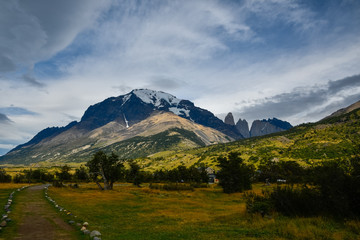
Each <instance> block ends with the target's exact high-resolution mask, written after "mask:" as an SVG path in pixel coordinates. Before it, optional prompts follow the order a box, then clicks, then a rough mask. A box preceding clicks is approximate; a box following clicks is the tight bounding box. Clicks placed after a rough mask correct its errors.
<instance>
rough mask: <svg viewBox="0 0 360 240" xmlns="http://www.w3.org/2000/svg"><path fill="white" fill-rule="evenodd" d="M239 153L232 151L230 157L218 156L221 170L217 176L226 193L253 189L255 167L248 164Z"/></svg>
mask: <svg viewBox="0 0 360 240" xmlns="http://www.w3.org/2000/svg"><path fill="white" fill-rule="evenodd" d="M239 155H240V154H239V153H235V152H231V153H229V155H228V157H219V158H218V161H219V165H218V166H219V167H220V171H219V172H218V173H217V178H218V179H219V184H220V186H221V187H222V188H223V190H224V192H225V193H234V192H243V191H244V190H249V189H251V177H252V176H253V173H254V168H253V167H252V166H248V165H246V164H245V163H244V162H243V159H242V158H240V156H239Z"/></svg>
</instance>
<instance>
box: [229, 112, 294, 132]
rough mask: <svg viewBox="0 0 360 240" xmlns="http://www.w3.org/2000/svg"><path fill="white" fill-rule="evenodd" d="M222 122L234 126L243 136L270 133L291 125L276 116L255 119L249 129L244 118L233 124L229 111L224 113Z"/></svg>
mask: <svg viewBox="0 0 360 240" xmlns="http://www.w3.org/2000/svg"><path fill="white" fill-rule="evenodd" d="M224 122H225V123H226V124H228V125H231V126H235V127H236V129H237V130H238V131H239V133H240V134H241V136H243V137H244V138H249V137H258V136H263V135H267V134H271V133H276V132H281V131H286V130H289V129H290V128H292V127H293V126H292V125H291V124H290V123H289V122H286V121H282V120H279V119H277V118H272V119H270V118H269V119H267V120H266V119H263V120H255V121H254V122H253V123H252V125H251V129H250V130H249V124H248V122H247V121H246V120H245V119H241V118H240V119H239V120H238V121H237V123H236V124H235V121H234V116H233V115H232V113H231V112H229V113H228V114H227V115H226V117H225V119H224Z"/></svg>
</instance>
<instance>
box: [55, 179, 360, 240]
mask: <svg viewBox="0 0 360 240" xmlns="http://www.w3.org/2000/svg"><path fill="white" fill-rule="evenodd" d="M261 189H262V187H261V186H260V185H255V188H254V191H256V192H260V191H261ZM49 195H50V196H52V197H53V199H55V200H56V201H57V202H58V203H59V204H60V205H62V206H64V207H65V208H66V209H68V210H70V211H71V212H73V213H74V214H75V215H77V216H78V218H79V219H82V220H84V221H88V222H89V224H90V227H91V229H97V230H99V231H100V232H101V233H102V234H103V236H102V239H103V240H111V239H360V237H359V232H360V223H359V222H358V221H348V222H336V221H334V220H331V219H325V218H320V217H316V218H287V217H282V216H272V217H269V218H268V217H265V218H262V217H261V216H259V215H249V214H247V213H246V209H245V203H244V200H243V197H242V194H239V193H237V194H230V195H228V194H224V193H222V191H221V189H220V188H217V187H215V188H207V189H195V191H181V192H173V191H171V192H167V191H163V190H152V189H149V188H148V187H143V188H137V187H133V186H131V185H128V184H122V185H120V186H115V189H114V190H113V191H99V190H97V188H96V186H95V185H94V184H87V185H81V186H80V188H79V189H71V188H62V189H55V188H50V189H49Z"/></svg>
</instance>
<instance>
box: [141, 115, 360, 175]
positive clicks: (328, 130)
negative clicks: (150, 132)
mask: <svg viewBox="0 0 360 240" xmlns="http://www.w3.org/2000/svg"><path fill="white" fill-rule="evenodd" d="M230 151H237V152H239V153H241V155H242V158H243V159H245V160H246V161H247V162H249V163H253V164H255V165H258V164H260V163H261V162H263V161H280V160H284V161H289V160H293V161H297V162H299V163H300V164H301V165H303V166H306V165H312V164H316V163H317V162H320V161H326V160H336V159H343V160H346V159H350V158H352V157H354V156H360V110H359V109H355V110H353V111H351V112H349V113H346V114H343V115H340V116H336V117H329V118H327V119H324V120H321V121H319V122H317V123H310V124H302V125H299V126H296V127H294V128H292V129H290V130H288V131H284V132H279V133H274V134H271V135H267V136H261V137H254V138H248V139H243V140H238V141H235V142H230V143H225V144H217V145H212V146H208V147H204V148H198V149H192V150H187V151H182V152H164V153H157V154H155V155H153V156H151V157H148V158H142V159H138V162H139V163H141V164H142V165H143V166H145V167H147V169H148V170H155V169H159V168H172V167H176V166H177V165H179V164H185V165H188V166H190V165H193V164H195V165H198V166H200V165H202V164H205V165H207V166H211V167H213V168H215V169H216V168H217V167H216V165H217V158H218V157H219V156H223V155H226V154H227V153H228V152H230Z"/></svg>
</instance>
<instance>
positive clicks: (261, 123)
mask: <svg viewBox="0 0 360 240" xmlns="http://www.w3.org/2000/svg"><path fill="white" fill-rule="evenodd" d="M290 128H292V126H291V124H290V123H288V122H286V121H281V120H279V119H277V118H272V119H270V118H269V119H268V120H266V119H263V120H255V121H254V122H253V123H252V125H251V130H250V136H251V137H256V136H263V135H266V134H271V133H276V132H280V131H285V130H288V129H290Z"/></svg>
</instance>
